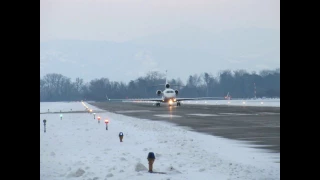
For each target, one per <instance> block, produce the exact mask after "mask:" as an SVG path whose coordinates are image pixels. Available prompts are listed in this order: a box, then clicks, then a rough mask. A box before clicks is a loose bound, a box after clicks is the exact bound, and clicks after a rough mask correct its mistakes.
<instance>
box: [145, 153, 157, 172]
mask: <svg viewBox="0 0 320 180" xmlns="http://www.w3.org/2000/svg"><path fill="white" fill-rule="evenodd" d="M147 159H148V162H149V172H151V173H152V172H153V163H154V160H155V159H156V157H155V156H154V153H153V152H149V154H148V158H147Z"/></svg>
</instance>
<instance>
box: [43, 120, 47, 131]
mask: <svg viewBox="0 0 320 180" xmlns="http://www.w3.org/2000/svg"><path fill="white" fill-rule="evenodd" d="M46 122H47V120H46V119H44V120H43V126H44V132H46Z"/></svg>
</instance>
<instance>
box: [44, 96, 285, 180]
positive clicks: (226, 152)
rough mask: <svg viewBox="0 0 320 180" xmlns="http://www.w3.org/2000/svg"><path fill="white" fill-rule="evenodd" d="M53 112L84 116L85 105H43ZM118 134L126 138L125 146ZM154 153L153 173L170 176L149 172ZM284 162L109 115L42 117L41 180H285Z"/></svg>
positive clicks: (154, 124)
mask: <svg viewBox="0 0 320 180" xmlns="http://www.w3.org/2000/svg"><path fill="white" fill-rule="evenodd" d="M85 105H86V106H88V107H89V108H90V109H93V110H94V111H95V110H99V109H98V108H96V107H93V106H91V105H90V104H87V103H85ZM48 109H50V111H60V110H62V111H70V110H71V109H72V111H82V110H85V106H84V105H83V104H82V103H81V102H66V103H40V112H47V111H48ZM98 116H100V117H101V122H100V123H98V121H97V117H98ZM43 119H46V120H47V123H46V124H47V125H46V132H44V126H43V122H42V121H43ZM105 119H108V120H109V128H108V130H106V128H105V127H106V126H105V124H104V120H105ZM119 132H123V133H124V138H123V142H120V140H119V137H118V134H119ZM149 152H154V153H155V155H156V160H155V162H154V165H153V167H154V171H161V172H166V173H167V174H150V173H148V172H147V171H148V169H147V168H148V161H147V155H148V153H149ZM279 159H280V154H272V153H268V152H266V151H263V150H261V149H254V148H250V147H249V145H247V144H244V143H243V142H238V141H234V140H229V139H223V138H218V137H215V136H211V135H205V134H200V133H197V132H191V131H188V130H187V129H183V128H181V127H176V126H174V125H172V124H170V123H166V122H158V121H149V120H145V119H137V118H132V117H127V116H123V115H118V114H113V113H109V112H103V113H97V114H96V119H94V118H93V114H90V113H64V114H63V119H62V120H61V119H60V115H59V114H40V179H41V180H55V179H79V180H80V179H81V180H106V179H107V180H112V179H115V180H150V179H152V180H189V179H190V180H193V179H195V180H200V179H201V180H212V179H215V180H228V179H230V180H231V179H237V180H239V179H241V180H251V179H256V180H272V179H280V163H275V161H279Z"/></svg>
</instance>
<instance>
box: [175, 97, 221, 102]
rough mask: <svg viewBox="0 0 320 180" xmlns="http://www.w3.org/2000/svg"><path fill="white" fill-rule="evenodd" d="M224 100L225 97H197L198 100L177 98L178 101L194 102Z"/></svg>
mask: <svg viewBox="0 0 320 180" xmlns="http://www.w3.org/2000/svg"><path fill="white" fill-rule="evenodd" d="M214 99H216V100H224V99H225V98H224V97H197V98H176V100H177V101H194V100H214Z"/></svg>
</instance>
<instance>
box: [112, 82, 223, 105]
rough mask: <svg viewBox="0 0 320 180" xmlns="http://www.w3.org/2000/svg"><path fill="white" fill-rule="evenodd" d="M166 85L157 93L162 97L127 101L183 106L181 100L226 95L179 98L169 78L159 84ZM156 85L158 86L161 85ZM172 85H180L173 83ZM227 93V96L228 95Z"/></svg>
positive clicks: (204, 98) (208, 98)
mask: <svg viewBox="0 0 320 180" xmlns="http://www.w3.org/2000/svg"><path fill="white" fill-rule="evenodd" d="M159 85H164V86H165V88H164V90H162V91H161V90H157V91H156V94H157V95H158V96H161V98H155V99H153V98H148V99H126V100H125V101H154V102H156V103H155V105H156V106H160V104H161V103H168V104H169V106H171V105H173V104H174V103H176V104H177V106H181V101H192V100H206V99H207V100H210V99H221V100H223V99H225V98H226V97H198V98H178V94H179V91H178V90H177V89H172V88H171V85H170V84H169V83H168V81H167V78H166V82H165V84H159ZM159 85H156V86H159ZM172 86H179V85H172ZM228 95H229V94H228ZM228 95H227V96H228ZM109 100H110V99H109Z"/></svg>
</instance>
